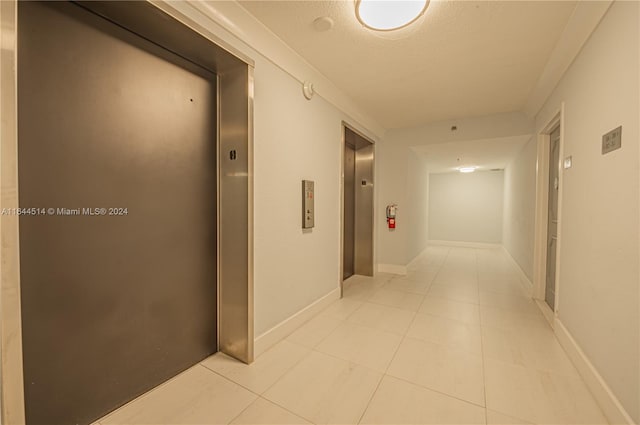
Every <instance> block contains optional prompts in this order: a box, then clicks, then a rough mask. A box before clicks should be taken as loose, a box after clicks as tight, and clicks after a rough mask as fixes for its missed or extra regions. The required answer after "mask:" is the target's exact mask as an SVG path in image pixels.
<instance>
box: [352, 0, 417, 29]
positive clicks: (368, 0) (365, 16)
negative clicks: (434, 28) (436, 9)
mask: <svg viewBox="0 0 640 425" xmlns="http://www.w3.org/2000/svg"><path fill="white" fill-rule="evenodd" d="M428 5H429V0H356V17H357V18H358V20H359V21H360V22H361V23H362V25H364V26H365V27H367V28H371V29H372V30H376V31H393V30H397V29H400V28H403V27H406V26H407V25H409V24H411V23H413V22H415V21H416V20H417V19H418V18H420V17H421V16H422V15H423V14H424V11H425V10H427V6H428Z"/></svg>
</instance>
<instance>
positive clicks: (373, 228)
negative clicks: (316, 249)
mask: <svg viewBox="0 0 640 425" xmlns="http://www.w3.org/2000/svg"><path fill="white" fill-rule="evenodd" d="M347 129H349V130H350V131H352V132H354V133H355V134H357V135H358V136H360V137H362V138H363V139H364V140H366V141H367V142H369V143H371V146H372V147H373V164H372V167H373V204H372V209H373V211H372V215H373V220H372V223H371V235H372V243H373V247H372V249H373V258H372V261H373V271H374V274H375V265H376V216H377V215H376V201H377V198H378V197H377V190H376V183H377V181H376V179H377V174H376V142H375V141H374V140H373V139H372V138H371V137H369V136H367V135H365V134H364V133H363V132H362V131H359V130H358V129H356V128H355V127H354V126H353V125H351V124H349V123H348V122H346V121H342V122H341V142H340V191H339V192H340V261H339V279H340V285H339V286H340V298H342V297H343V294H344V281H345V280H344V279H343V278H342V276H343V274H342V273H343V267H344V150H345V147H346V145H347ZM350 277H351V276H350Z"/></svg>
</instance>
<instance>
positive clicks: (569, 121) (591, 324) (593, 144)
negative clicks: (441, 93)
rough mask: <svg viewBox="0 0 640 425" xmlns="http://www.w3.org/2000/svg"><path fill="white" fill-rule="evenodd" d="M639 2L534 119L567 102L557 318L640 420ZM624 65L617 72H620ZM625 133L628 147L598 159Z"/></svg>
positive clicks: (609, 19)
mask: <svg viewBox="0 0 640 425" xmlns="http://www.w3.org/2000/svg"><path fill="white" fill-rule="evenodd" d="M639 8H640V4H639V3H638V2H635V1H634V2H624V1H620V2H615V3H613V5H612V6H611V8H610V9H609V11H608V13H607V14H606V15H605V17H604V18H603V20H602V21H601V22H600V24H599V26H598V27H597V29H596V30H595V31H594V33H593V34H592V35H591V38H590V39H589V41H588V42H587V44H586V45H585V46H584V47H583V49H582V51H581V53H580V54H579V56H578V57H577V58H576V60H575V61H574V63H573V64H572V65H571V67H570V68H569V69H568V71H567V72H566V74H565V75H564V77H563V78H562V80H561V81H560V84H559V85H558V86H557V87H556V89H555V90H554V92H553V94H552V95H551V97H550V98H549V99H548V100H547V102H546V103H545V105H544V107H543V109H542V110H541V111H540V113H539V114H538V116H537V117H536V128H537V129H538V130H540V129H542V128H543V127H544V126H545V125H546V124H547V123H548V122H549V121H550V120H551V118H552V117H553V115H555V114H556V111H557V110H559V108H560V106H561V103H562V102H564V111H565V117H564V130H563V140H564V156H569V155H571V156H572V157H573V167H572V168H570V169H568V170H565V171H564V172H563V187H562V188H561V189H562V193H563V199H562V213H561V217H560V222H561V233H560V273H559V288H558V291H559V296H560V302H559V306H558V317H559V320H560V321H561V323H562V324H563V325H564V326H565V327H566V329H567V330H568V331H569V332H570V333H571V335H572V336H573V338H574V339H575V340H576V342H577V343H578V345H579V346H580V347H581V348H582V350H583V351H584V353H585V355H586V356H587V357H588V359H589V360H590V361H591V363H592V364H593V366H594V367H595V368H596V369H597V371H598V372H599V373H600V375H601V376H602V378H603V379H604V380H605V382H606V383H607V384H608V386H609V387H610V388H611V390H612V391H613V393H614V394H615V396H616V397H617V398H618V400H619V401H620V402H621V403H622V406H624V408H625V409H626V411H627V413H628V414H629V415H630V416H631V418H633V420H634V421H635V422H636V423H638V421H640V388H639V387H640V370H639V369H640V361H639V359H640V340H639V337H640V329H639V326H640V316H639V310H640V309H639V301H640V299H639V298H640V285H639V282H640V273H639V255H640V253H639V237H640V234H639V223H638V217H639V216H640V210H639V202H640V187H639V178H640V175H639V169H640V163H639V138H640V134H639V129H638V127H639V116H640V106H639V102H640V101H639V99H640V93H639V91H640V82H639V76H640V68H639V64H638V62H639V50H640V46H639V38H640V37H639V35H640V34H639V33H638V28H639V24H640V19H639V16H640V11H639ZM613 64H620V65H613ZM620 125H622V149H620V150H617V151H614V152H611V153H609V154H607V155H602V154H601V138H602V135H603V134H605V133H606V132H608V131H609V130H612V129H614V128H616V127H618V126H620Z"/></svg>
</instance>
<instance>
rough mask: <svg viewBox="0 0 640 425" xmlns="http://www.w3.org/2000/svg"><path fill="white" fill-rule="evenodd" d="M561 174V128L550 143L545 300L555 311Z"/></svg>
mask: <svg viewBox="0 0 640 425" xmlns="http://www.w3.org/2000/svg"><path fill="white" fill-rule="evenodd" d="M559 173H560V127H558V128H556V129H555V130H554V131H553V132H552V133H551V135H550V141H549V201H548V204H547V205H548V207H547V208H548V210H549V211H548V215H547V217H548V218H547V276H546V285H545V286H546V287H545V295H544V299H545V301H546V303H547V304H548V305H549V307H551V309H552V310H554V309H555V297H556V255H557V247H558V186H559V181H560V180H559V177H560V176H559Z"/></svg>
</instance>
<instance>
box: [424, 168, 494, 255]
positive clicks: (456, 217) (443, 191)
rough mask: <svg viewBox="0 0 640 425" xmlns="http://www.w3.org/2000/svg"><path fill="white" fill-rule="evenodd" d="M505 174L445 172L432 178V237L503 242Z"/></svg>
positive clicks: (430, 226) (430, 218) (430, 192)
mask: <svg viewBox="0 0 640 425" xmlns="http://www.w3.org/2000/svg"><path fill="white" fill-rule="evenodd" d="M503 182H504V172H503V171H502V170H500V171H476V172H474V173H459V172H453V173H442V174H431V175H430V177H429V238H430V239H431V240H438V241H456V242H480V243H493V244H499V243H501V242H502V210H503V208H502V201H503Z"/></svg>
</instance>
